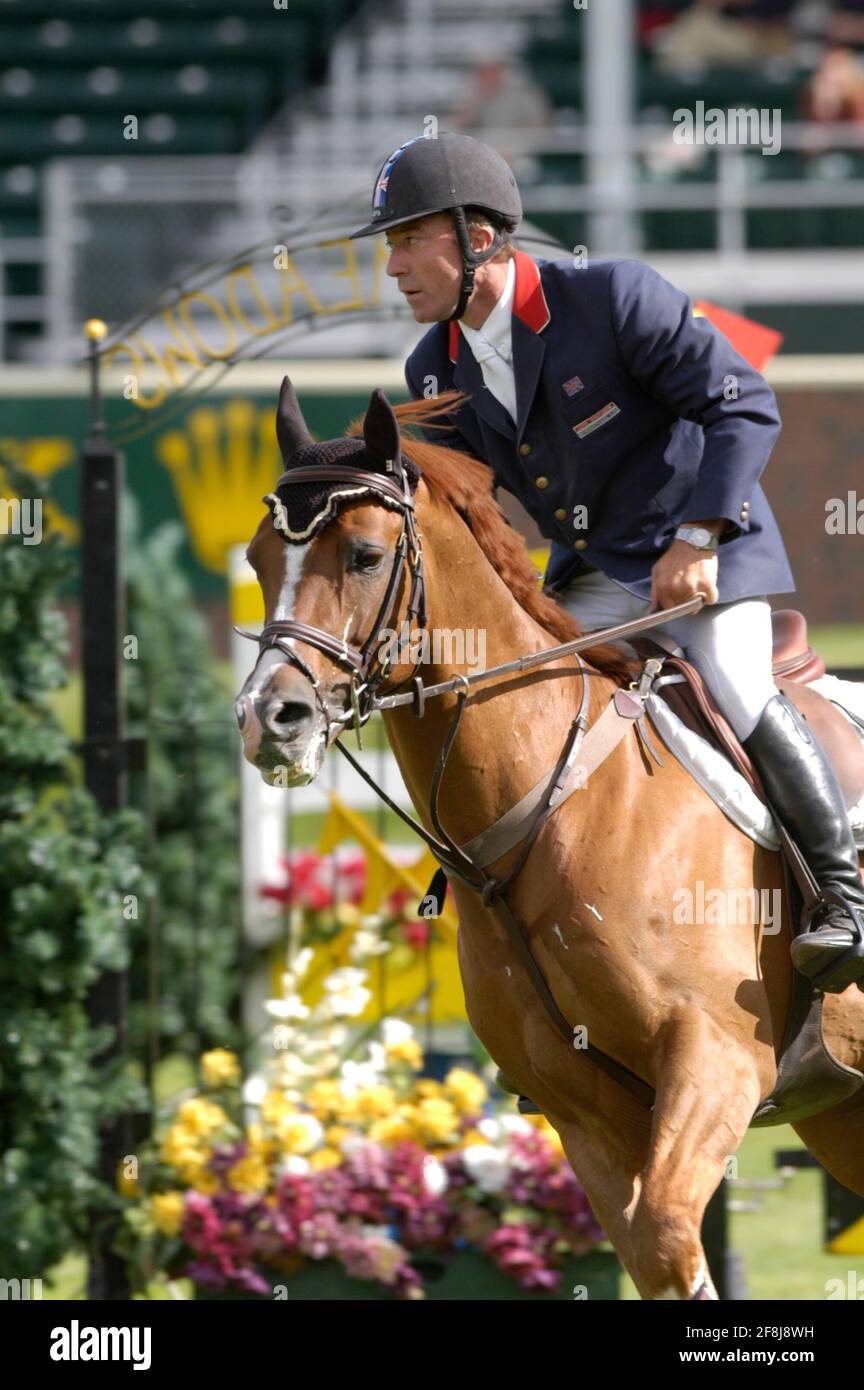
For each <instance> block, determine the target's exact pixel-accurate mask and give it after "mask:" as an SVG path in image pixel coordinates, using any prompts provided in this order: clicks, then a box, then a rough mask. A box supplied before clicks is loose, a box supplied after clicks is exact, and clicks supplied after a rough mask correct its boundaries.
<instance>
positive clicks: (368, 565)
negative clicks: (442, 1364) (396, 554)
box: [352, 550, 384, 574]
mask: <svg viewBox="0 0 864 1390" xmlns="http://www.w3.org/2000/svg"><path fill="white" fill-rule="evenodd" d="M383 559H384V556H383V555H382V553H381V551H380V550H356V551H355V552H354V555H353V561H352V568H353V569H357V570H361V571H362V572H363V573H364V574H371V573H372V572H373V571H374V570H377V569H378V568H379V567H380V565H381V562H382V560H383Z"/></svg>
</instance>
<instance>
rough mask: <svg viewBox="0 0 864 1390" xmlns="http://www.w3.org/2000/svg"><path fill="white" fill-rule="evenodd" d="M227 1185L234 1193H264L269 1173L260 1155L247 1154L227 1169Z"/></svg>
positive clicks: (268, 1180)
mask: <svg viewBox="0 0 864 1390" xmlns="http://www.w3.org/2000/svg"><path fill="white" fill-rule="evenodd" d="M228 1185H229V1186H230V1187H233V1189H234V1191H235V1192H252V1193H258V1192H266V1191H267V1188H268V1187H269V1185H270V1172H269V1169H268V1167H267V1164H266V1163H265V1162H264V1160H263V1159H262V1157H261V1155H260V1154H255V1153H249V1154H246V1156H245V1157H244V1158H239V1159H238V1160H237V1162H236V1163H235V1164H234V1165H233V1167H231V1168H229V1169H228Z"/></svg>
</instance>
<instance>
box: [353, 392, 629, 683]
mask: <svg viewBox="0 0 864 1390" xmlns="http://www.w3.org/2000/svg"><path fill="white" fill-rule="evenodd" d="M466 399H467V397H466V396H465V394H464V392H461V391H446V392H442V393H441V395H440V396H436V397H434V398H433V399H431V400H416V401H406V402H404V403H403V404H400V405H396V406H394V407H393V409H394V411H395V413H396V418H397V420H398V421H399V430H400V433H401V434H402V436H403V438H404V439H405V440H410V446H409V448H408V449H407V450H406V452H407V453H408V454H409V456H410V457H411V458H412V459H414V461H415V463H416V464H417V466H418V467H419V469H420V471H421V473H422V475H423V481H424V483H425V484H426V486H427V488H428V489H429V495H430V497H431V499H432V501H433V502H439V503H444V502H446V503H448V504H449V505H450V506H451V507H454V508H455V509H456V511H458V512H459V514H460V515H461V516H462V518H463V520H464V521H465V522H466V524H467V525H468V527H469V528H470V530H471V533H472V535H473V536H474V539H475V540H476V541H477V544H478V545H479V546H480V549H481V550H482V551H483V553H484V555H485V556H486V558H487V559H488V560H489V561H491V563H492V564H493V565H494V567H495V570H496V571H497V573H498V574H499V575H500V576H501V578H502V579H503V580H504V583H505V584H506V585H507V587H508V589H509V590H510V592H511V594H512V595H513V597H514V598H515V599H516V602H517V603H518V604H519V605H520V607H521V608H523V609H524V610H525V612H526V613H528V614H529V615H530V616H531V617H532V618H533V619H534V621H535V622H537V623H539V624H540V626H541V627H542V628H544V629H545V630H546V632H548V633H549V634H550V636H551V637H553V638H555V639H556V640H557V641H558V642H569V641H570V639H571V638H573V637H581V636H582V628H581V627H580V626H579V624H578V623H577V622H574V620H573V619H572V618H571V617H570V615H569V614H568V613H567V612H565V610H564V609H563V608H562V607H561V606H560V604H558V603H557V602H556V601H555V599H553V598H552V597H551V596H550V595H549V594H546V593H543V591H542V590H541V589H540V588H539V586H538V584H537V573H536V571H535V569H534V567H533V565H532V564H531V561H530V559H529V556H528V552H527V550H526V549H525V542H524V540H523V539H522V537H521V536H520V535H519V532H518V531H516V530H515V529H514V527H512V526H511V525H510V523H509V522H508V520H507V518H506V517H505V515H504V513H503V512H502V510H501V508H500V507H499V506H498V503H497V502H496V501H495V499H494V497H493V496H492V470H491V468H489V467H488V466H487V465H486V464H484V463H480V461H479V460H478V459H475V458H473V457H472V455H471V454H464V453H462V452H461V451H460V450H458V449H450V448H448V447H446V446H445V445H443V444H430V443H429V442H428V440H426V439H424V438H423V437H422V435H420V434H419V433H418V432H417V431H418V427H419V426H420V425H423V426H429V427H430V428H434V429H448V428H449V429H452V424H450V423H449V422H447V423H444V422H441V421H439V420H437V418H436V417H437V416H440V415H445V414H449V413H450V412H451V411H453V410H454V409H456V408H458V406H459V405H461V404H462V403H463V402H464V401H465V400H466ZM362 432H363V416H362V415H360V416H357V418H356V419H354V420H352V421H351V424H350V425H349V426H348V429H347V431H346V433H347V434H349V435H357V434H362ZM550 645H553V644H552V643H550ZM584 655H585V656H586V657H587V659H588V660H589V661H590V662H591V664H592V665H593V666H596V667H597V669H598V670H600V671H602V672H603V673H604V674H605V675H609V676H613V677H615V678H616V679H618V680H623V679H624V678H625V677H626V678H627V679H630V677H631V676H632V674H633V672H632V659H631V660H630V661H628V659H627V657H626V656H625V655H624V653H623V652H622V651H621V650H620V649H619V648H618V647H615V646H612V645H611V644H610V645H606V646H602V645H601V646H598V647H591V648H590V649H588V650H587V651H586V652H585V653H584Z"/></svg>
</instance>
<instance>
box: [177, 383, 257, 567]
mask: <svg viewBox="0 0 864 1390" xmlns="http://www.w3.org/2000/svg"><path fill="white" fill-rule="evenodd" d="M156 455H157V457H158V458H159V460H160V462H161V463H163V464H164V465H165V467H166V468H167V469H168V471H169V472H170V474H171V478H172V481H173V483H174V491H175V492H176V494H177V501H178V503H179V506H180V510H181V511H182V513H183V518H184V520H185V522H186V527H187V530H188V533H189V540H190V544H191V546H192V550H193V552H194V554H195V558H196V559H197V560H198V561H199V563H200V564H202V565H203V566H204V567H205V568H206V569H209V570H212V571H213V572H214V573H216V574H225V573H227V570H228V551H229V550H230V548H231V546H232V545H239V544H240V543H241V542H245V541H247V540H248V539H249V537H250V536H251V535H253V534H254V532H255V530H256V528H257V526H258V523H259V522H260V520H261V516H262V502H261V499H262V497H263V496H264V494H265V493H267V492H270V491H272V488H273V484H274V482H275V480H276V478H278V477H279V474H280V473H281V472H282V460H281V458H280V456H279V450H278V446H277V443H276V434H275V431H274V429H273V410H272V408H266V409H261V410H259V409H258V408H257V407H256V406H255V405H254V404H253V402H252V401H248V400H229V401H226V402H225V404H224V405H223V406H221V407H219V408H214V407H212V406H199V407H197V408H196V409H195V410H190V412H189V414H188V415H187V416H186V419H185V424H184V428H183V429H182V430H180V429H175V430H166V431H165V432H164V433H163V434H160V435H159V436H158V437H157V440H156Z"/></svg>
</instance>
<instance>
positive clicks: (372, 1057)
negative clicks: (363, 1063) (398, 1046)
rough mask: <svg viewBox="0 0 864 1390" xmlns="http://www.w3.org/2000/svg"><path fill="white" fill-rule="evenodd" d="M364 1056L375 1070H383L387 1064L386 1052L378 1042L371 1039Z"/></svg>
mask: <svg viewBox="0 0 864 1390" xmlns="http://www.w3.org/2000/svg"><path fill="white" fill-rule="evenodd" d="M366 1056H367V1060H368V1063H369V1066H370V1067H374V1068H375V1070H376V1071H384V1070H385V1068H386V1066H387V1053H386V1051H385V1049H384V1048H383V1047H382V1046H381V1043H380V1042H375V1041H374V1039H373V1041H372V1042H370V1044H369V1046H368V1048H367V1051H366Z"/></svg>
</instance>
